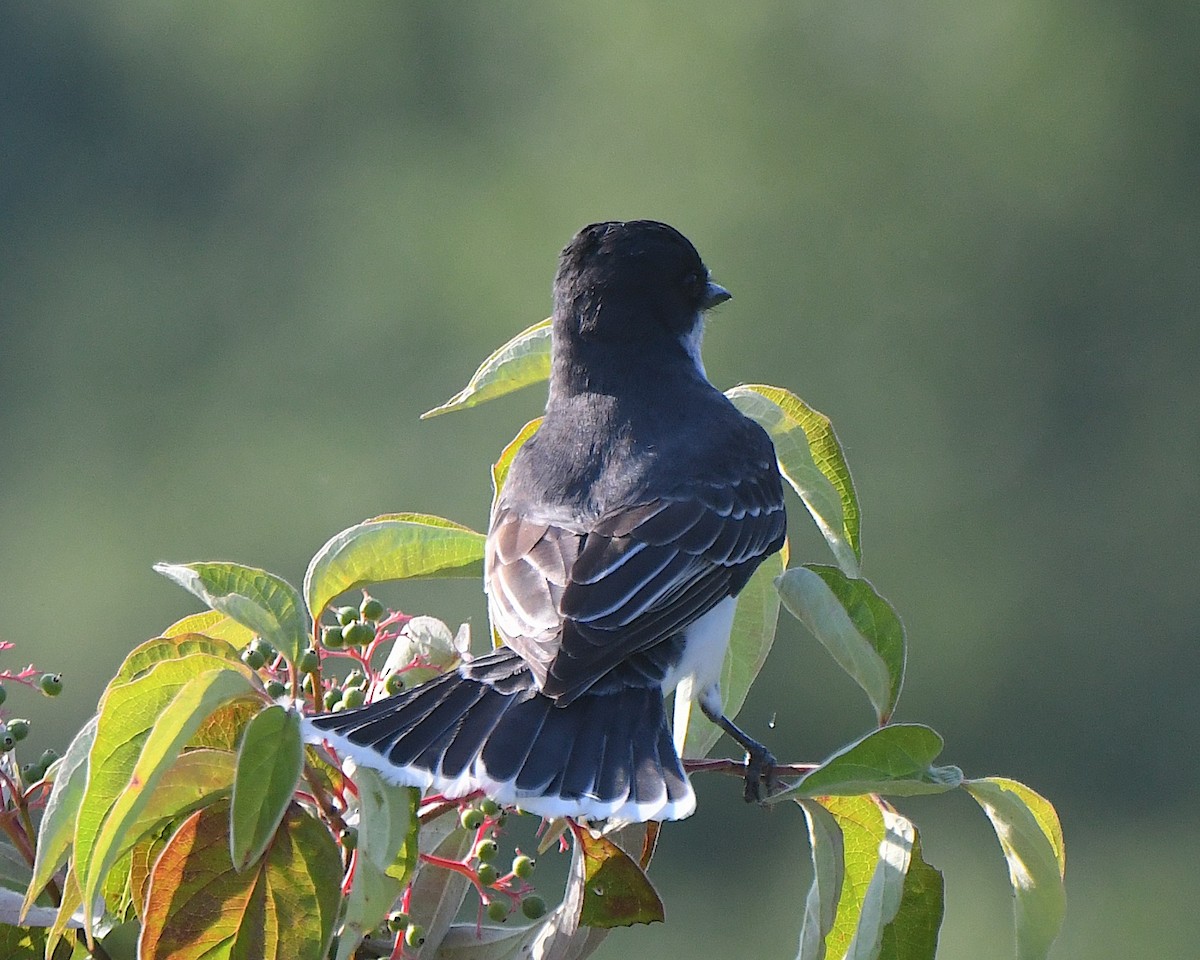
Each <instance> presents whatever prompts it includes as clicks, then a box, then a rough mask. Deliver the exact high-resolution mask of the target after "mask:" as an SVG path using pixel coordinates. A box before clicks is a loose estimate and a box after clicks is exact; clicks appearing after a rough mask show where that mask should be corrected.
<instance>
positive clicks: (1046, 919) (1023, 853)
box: [965, 777, 1067, 960]
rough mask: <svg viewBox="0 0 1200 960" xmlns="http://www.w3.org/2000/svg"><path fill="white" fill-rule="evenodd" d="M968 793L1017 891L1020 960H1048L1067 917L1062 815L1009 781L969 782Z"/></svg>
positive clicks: (1047, 803)
mask: <svg viewBox="0 0 1200 960" xmlns="http://www.w3.org/2000/svg"><path fill="white" fill-rule="evenodd" d="M965 786H966V789H967V792H968V793H969V794H971V796H972V797H974V798H975V800H976V801H977V802H978V803H979V805H980V806H981V807H983V812H984V813H986V814H987V816H988V819H989V820H991V821H992V826H993V827H994V828H995V830H996V836H997V838H998V839H999V840H1000V847H1001V849H1002V850H1003V851H1004V859H1005V860H1006V861H1008V877H1009V880H1010V881H1011V882H1012V887H1013V894H1014V896H1013V921H1014V923H1015V926H1016V938H1017V960H1043V958H1045V957H1046V956H1048V955H1049V952H1050V947H1051V945H1052V944H1053V943H1054V941H1055V940H1056V939H1057V937H1058V934H1059V931H1060V930H1061V929H1062V922H1063V917H1064V915H1065V913H1066V892H1065V890H1064V887H1063V876H1064V874H1065V872H1066V869H1067V858H1066V847H1065V845H1064V844H1063V834H1062V825H1061V824H1060V823H1059V821H1058V814H1057V813H1056V812H1055V810H1054V807H1053V806H1052V805H1051V804H1050V801H1048V800H1047V799H1046V798H1045V797H1043V796H1041V795H1040V794H1038V793H1035V792H1034V791H1033V790H1031V789H1029V787H1027V786H1025V785H1024V784H1023V783H1018V782H1017V781H1016V780H1008V779H1006V778H1004V777H985V778H983V779H980V780H968V781H967V782H966V784H965Z"/></svg>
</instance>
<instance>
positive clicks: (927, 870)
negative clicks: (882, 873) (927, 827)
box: [879, 829, 945, 960]
mask: <svg viewBox="0 0 1200 960" xmlns="http://www.w3.org/2000/svg"><path fill="white" fill-rule="evenodd" d="M944 912H945V884H944V882H943V880H942V874H941V871H939V870H936V869H935V868H933V867H931V866H930V865H929V864H928V863H926V862H925V858H924V857H923V856H922V855H921V836H920V834H919V833H917V832H916V830H915V829H914V831H913V846H912V857H911V859H910V862H909V865H908V872H907V873H906V874H905V875H904V891H903V893H902V895H901V898H900V909H899V910H898V911H897V912H896V916H895V918H894V919H893V920H892V922H891V923H889V924H888V925H887V926H886V927H884V928H883V936H882V937H881V938H880V950H879V960H932V958H933V956H934V954H936V953H937V943H938V932H939V931H940V930H941V928H942V915H943V913H944Z"/></svg>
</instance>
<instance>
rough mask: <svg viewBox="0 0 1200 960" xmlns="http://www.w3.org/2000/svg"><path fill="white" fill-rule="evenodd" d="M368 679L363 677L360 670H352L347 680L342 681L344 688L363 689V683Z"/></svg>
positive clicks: (347, 675)
mask: <svg viewBox="0 0 1200 960" xmlns="http://www.w3.org/2000/svg"><path fill="white" fill-rule="evenodd" d="M366 679H367V678H366V677H364V676H363V672H362V671H361V670H358V669H354V670H351V671H350V672H349V673H348V674H346V679H345V680H343V681H342V686H343V687H361V686H362V685H363V681H364V680H366Z"/></svg>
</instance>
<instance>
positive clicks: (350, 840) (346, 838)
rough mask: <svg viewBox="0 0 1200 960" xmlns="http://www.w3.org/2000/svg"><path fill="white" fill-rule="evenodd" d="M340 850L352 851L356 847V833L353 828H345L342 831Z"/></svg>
mask: <svg viewBox="0 0 1200 960" xmlns="http://www.w3.org/2000/svg"><path fill="white" fill-rule="evenodd" d="M340 839H341V841H342V849H343V850H353V849H354V848H355V847H357V846H358V831H357V830H355V829H354V828H353V827H347V828H346V829H345V830H343V831H342V835H341V838H340Z"/></svg>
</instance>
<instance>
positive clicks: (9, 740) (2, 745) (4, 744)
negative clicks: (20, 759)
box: [0, 733, 17, 753]
mask: <svg viewBox="0 0 1200 960" xmlns="http://www.w3.org/2000/svg"><path fill="white" fill-rule="evenodd" d="M16 745H17V741H16V739H15V738H14V737H13V735H12V734H11V733H6V734H4V736H2V737H0V751H3V752H4V753H8V751H9V750H11V749H12V748H13V747H15V746H16Z"/></svg>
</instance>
